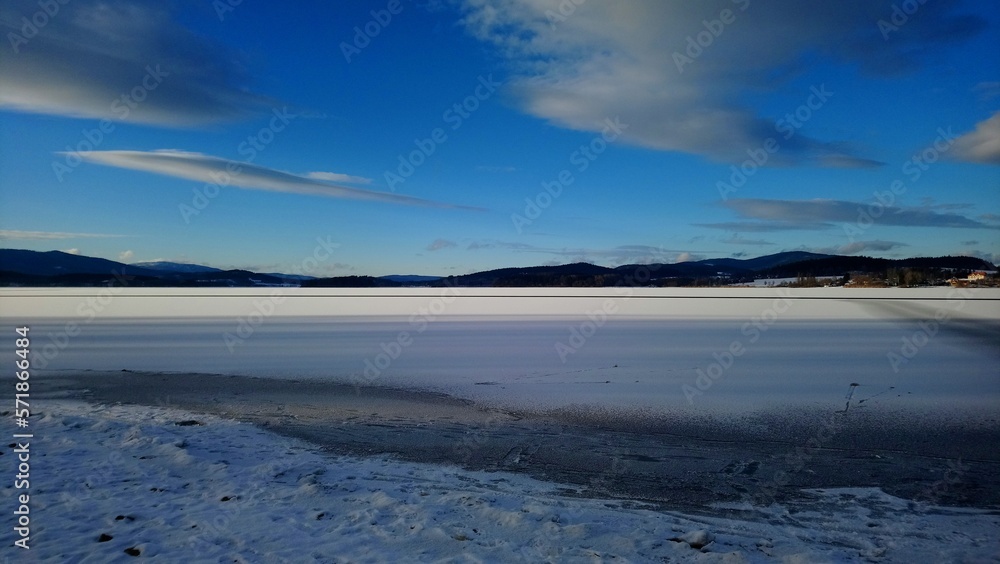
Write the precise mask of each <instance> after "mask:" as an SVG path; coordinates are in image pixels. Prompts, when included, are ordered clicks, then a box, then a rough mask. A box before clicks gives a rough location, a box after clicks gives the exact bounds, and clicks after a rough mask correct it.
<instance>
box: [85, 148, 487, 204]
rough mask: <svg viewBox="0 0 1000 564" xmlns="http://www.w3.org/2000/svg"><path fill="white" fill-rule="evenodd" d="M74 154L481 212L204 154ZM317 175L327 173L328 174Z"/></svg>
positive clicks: (276, 188) (239, 182)
mask: <svg viewBox="0 0 1000 564" xmlns="http://www.w3.org/2000/svg"><path fill="white" fill-rule="evenodd" d="M74 154H76V155H78V156H79V157H80V158H81V159H82V160H83V161H85V162H89V163H94V164H100V165H105V166H111V167H117V168H124V169H131V170H139V171H143V172H152V173H155V174H161V175H164V176H172V177H175V178H183V179H185V180H193V181H196V182H202V183H206V184H221V185H227V186H234V187H239V188H250V189H256V190H269V191H272V192H285V193H290V194H301V195H307V196H325V197H329V198H345V199H351V200H365V201H373V202H382V203H387V204H401V205H408V206H423V207H432V208H447V209H463V210H476V211H483V208H477V207H472V206H462V205H456V204H447V203H442V202H434V201H430V200H423V199H420V198H414V197H411V196H403V195H400V194H390V193H387V192H374V191H371V190H362V189H360V188H352V187H348V186H338V185H336V184H330V183H328V182H325V181H323V180H319V179H317V178H314V177H310V175H309V174H306V175H298V174H293V173H290V172H284V171H280V170H275V169H272V168H266V167H262V166H259V165H255V164H250V163H246V162H239V161H231V160H228V159H223V158H219V157H213V156H211V155H204V154H202V153H190V152H184V151H175V150H159V151H83V152H79V153H74ZM320 174H321V175H322V176H327V175H330V174H331V173H320ZM227 179H228V180H227Z"/></svg>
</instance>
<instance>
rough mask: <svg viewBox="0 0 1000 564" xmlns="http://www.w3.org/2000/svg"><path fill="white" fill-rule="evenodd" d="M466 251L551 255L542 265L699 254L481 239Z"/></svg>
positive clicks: (608, 263) (650, 248)
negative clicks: (544, 245) (550, 258)
mask: <svg viewBox="0 0 1000 564" xmlns="http://www.w3.org/2000/svg"><path fill="white" fill-rule="evenodd" d="M466 249H467V250H470V251H479V250H490V249H503V250H508V251H513V252H516V253H530V254H542V255H549V256H552V257H554V258H553V259H552V260H550V261H548V262H546V263H545V264H566V263H567V262H589V263H594V264H600V265H603V266H612V267H613V266H621V265H625V264H654V263H669V262H683V261H679V260H678V257H681V258H683V257H690V256H701V255H696V254H694V253H691V252H689V251H685V250H676V249H665V248H663V247H654V246H652V245H619V246H617V247H611V248H584V247H562V248H556V247H539V246H535V245H530V244H527V243H520V242H512V241H498V240H482V241H473V242H472V243H469V245H468V246H467V247H466Z"/></svg>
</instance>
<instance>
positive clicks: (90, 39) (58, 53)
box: [0, 0, 276, 127]
mask: <svg viewBox="0 0 1000 564" xmlns="http://www.w3.org/2000/svg"><path fill="white" fill-rule="evenodd" d="M164 5H165V3H164V4H160V3H139V2H131V1H126V0H111V1H97V0H73V1H72V2H69V3H63V2H60V3H59V12H58V13H57V14H56V15H54V16H52V17H50V18H48V23H47V24H46V25H44V26H42V27H40V28H39V30H38V32H37V35H35V36H33V37H31V38H30V40H27V42H25V43H20V42H17V41H16V40H14V41H13V43H16V46H15V47H14V53H4V56H3V57H0V108H4V109H9V110H15V111H21V112H30V113H39V114H49V115H60V116H69V117H79V118H94V119H108V120H112V121H127V122H130V123H142V124H153V125H159V126H168V127H192V126H198V125H204V124H208V123H214V122H220V121H230V120H237V119H243V118H247V117H250V116H252V115H254V114H256V113H258V112H260V111H263V110H265V109H266V108H267V107H269V106H272V105H274V104H275V103H276V102H275V101H273V100H269V99H268V98H266V97H264V96H260V95H257V94H254V93H252V91H251V90H250V89H249V87H250V82H251V81H250V80H249V77H248V75H247V73H246V72H245V71H244V70H243V66H242V64H241V62H240V57H239V56H237V55H236V54H235V53H231V52H228V51H227V50H226V49H224V48H222V47H221V46H219V45H217V44H215V43H213V42H211V41H209V40H207V39H205V38H204V37H202V36H200V35H196V34H194V33H192V32H191V31H189V30H188V29H185V28H184V27H182V26H180V25H179V24H177V23H176V22H175V21H174V20H173V17H172V15H171V14H170V13H169V12H168V11H167V10H166V9H165V8H164ZM38 10H39V3H38V2H37V1H35V0H7V1H5V2H3V3H2V4H0V30H2V31H3V36H4V37H5V38H8V40H10V34H11V33H13V34H17V35H20V33H21V31H22V30H21V27H22V26H21V22H22V18H23V17H29V18H30V17H31V15H32V14H34V13H35V12H37V11H38ZM151 71H152V74H153V75H154V76H153V77H152V79H150V78H147V77H148V76H149V75H150V74H151Z"/></svg>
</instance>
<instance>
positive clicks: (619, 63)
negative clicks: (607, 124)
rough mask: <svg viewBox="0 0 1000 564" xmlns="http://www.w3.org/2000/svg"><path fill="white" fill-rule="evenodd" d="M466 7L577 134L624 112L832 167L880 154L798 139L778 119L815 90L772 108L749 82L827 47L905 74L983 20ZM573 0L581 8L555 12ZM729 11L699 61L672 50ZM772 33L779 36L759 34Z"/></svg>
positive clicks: (743, 5) (936, 6)
mask: <svg viewBox="0 0 1000 564" xmlns="http://www.w3.org/2000/svg"><path fill="white" fill-rule="evenodd" d="M462 4H463V7H464V19H463V24H464V26H465V28H466V29H467V30H468V32H469V33H470V34H472V35H473V36H474V37H476V38H477V39H479V40H481V41H483V42H487V43H490V44H492V45H494V46H495V47H496V48H497V49H498V50H499V51H500V53H501V54H502V55H503V56H505V57H506V59H507V61H508V62H509V63H510V65H511V68H512V71H513V73H514V76H513V77H512V78H511V80H510V81H509V82H508V84H509V85H510V93H511V94H513V96H514V98H515V100H517V101H518V102H519V103H520V105H521V107H522V108H523V110H524V111H525V112H526V113H528V114H530V115H533V116H536V117H538V118H541V119H544V120H546V121H548V122H550V123H552V124H554V125H557V126H559V127H564V128H568V129H573V130H580V131H599V130H600V128H601V127H602V126H601V122H602V121H603V120H604V119H605V118H607V117H608V116H619V117H620V118H621V120H622V122H624V123H627V124H628V125H629V128H628V129H627V130H626V131H625V133H624V136H623V140H625V141H627V142H630V143H633V144H637V145H641V146H644V147H650V148H654V149H660V150H668V151H680V152H684V153H691V154H696V155H702V156H705V157H708V158H711V159H714V160H720V161H726V162H732V161H735V160H743V159H745V158H746V151H747V149H749V148H756V147H759V146H760V145H761V143H762V142H763V141H764V140H765V139H767V138H768V137H776V138H777V139H778V140H779V141H780V142H781V150H780V151H779V152H778V153H776V154H775V155H774V156H773V162H774V163H775V164H799V163H805V164H814V165H819V166H831V167H845V166H849V167H865V166H875V165H878V164H880V163H877V162H876V161H874V160H872V159H868V158H864V157H861V156H859V155H857V154H855V153H856V151H852V150H850V148H849V147H848V146H847V145H846V144H844V143H842V142H839V141H838V140H820V139H816V138H813V137H810V136H809V135H810V134H809V129H810V128H809V124H806V125H805V127H804V128H803V129H802V130H801V131H797V132H796V134H795V135H794V136H792V137H791V138H788V139H786V138H784V137H782V136H780V135H776V128H775V123H776V120H778V119H781V118H782V117H783V116H784V115H785V114H786V113H793V112H795V111H796V109H797V107H798V105H799V104H802V103H805V100H806V98H807V97H808V96H809V94H810V92H809V88H808V87H806V88H804V89H803V90H802V98H803V99H802V101H800V102H794V103H793V104H791V105H790V107H788V108H785V109H778V110H774V109H773V108H772V109H769V110H768V111H767V112H764V111H761V110H758V109H756V108H754V107H753V105H752V103H750V102H747V101H746V100H747V97H746V96H745V94H746V92H748V91H762V90H764V91H768V90H774V89H778V88H789V82H790V81H791V79H793V78H796V77H798V76H800V75H801V74H802V73H803V71H804V70H806V69H807V68H808V66H809V65H811V64H814V62H815V60H816V59H817V58H818V59H820V60H822V61H824V62H827V63H832V64H844V65H853V66H857V67H859V68H860V69H861V71H862V72H863V73H864V74H866V75H868V76H870V77H886V76H892V75H898V74H900V73H905V72H908V71H912V70H915V69H917V68H919V67H920V65H921V64H922V62H923V61H924V60H925V59H926V58H927V56H928V54H929V53H933V52H934V51H935V50H936V49H939V48H941V47H942V46H944V45H947V44H952V43H956V42H959V41H962V40H964V39H966V38H968V37H971V36H973V35H975V34H977V33H978V32H980V31H981V30H983V29H985V28H986V22H985V21H984V20H983V19H982V18H979V17H976V16H970V15H965V14H962V13H961V12H960V10H961V8H960V7H958V6H957V5H955V4H952V3H941V2H939V3H933V2H931V3H927V4H926V5H921V7H920V10H921V13H920V17H919V18H912V20H911V21H909V22H908V23H907V25H906V26H905V27H902V28H901V29H900V30H899V32H898V33H896V34H894V35H893V40H892V41H889V42H887V41H885V40H884V38H883V37H882V36H881V34H880V33H879V31H878V27H877V25H876V24H875V22H877V21H878V20H879V19H880V18H885V17H888V15H890V14H892V10H893V4H894V0H851V1H843V2H826V3H822V4H815V5H811V7H810V9H808V10H803V9H802V6H801V4H800V3H799V2H798V0H773V1H768V2H749V1H746V2H743V1H736V2H734V1H733V0H705V1H701V2H664V1H662V0H634V1H630V2H586V3H579V2H573V3H567V2H560V1H559V0H500V1H495V2H487V1H484V0H463V1H462ZM563 6H572V7H573V13H572V14H571V15H569V16H568V17H565V18H563V17H560V16H558V14H559V13H560V9H563ZM726 9H728V10H730V11H731V12H730V13H731V14H732V15H733V18H732V20H733V21H732V23H730V24H728V25H725V26H724V29H723V30H722V32H721V34H720V35H718V37H716V38H715V39H714V41H713V42H712V43H711V44H710V45H709V46H708V47H704V48H700V49H699V53H698V54H697V55H695V57H696V58H694V59H691V63H690V64H682V65H679V64H678V62H677V60H676V59H675V55H674V54H675V53H678V54H680V55H681V56H690V55H688V54H687V49H688V43H687V39H688V38H689V37H695V36H698V34H699V33H702V34H707V33H709V32H708V31H706V29H705V26H706V24H705V23H704V22H705V21H711V20H715V19H718V18H719V15H720V13H721V12H722V10H726ZM553 14H555V15H556V17H555V18H553ZM720 25H721V24H720ZM771 36H780V37H781V40H780V41H762V40H761V38H762V37H771ZM831 88H832V90H833V92H834V94H833V100H836V99H837V96H838V94H837V93H836V90H837V89H836V88H834V87H833V85H831ZM771 112H775V113H771Z"/></svg>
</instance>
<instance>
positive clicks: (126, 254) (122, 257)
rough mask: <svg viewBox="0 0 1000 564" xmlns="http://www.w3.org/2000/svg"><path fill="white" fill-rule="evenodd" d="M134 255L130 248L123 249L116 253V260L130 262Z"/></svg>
mask: <svg viewBox="0 0 1000 564" xmlns="http://www.w3.org/2000/svg"><path fill="white" fill-rule="evenodd" d="M134 256H135V253H133V252H132V251H131V250H128V251H123V252H121V253H118V260H119V261H120V262H126V263H127V262H131V261H132V258H133V257H134Z"/></svg>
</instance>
